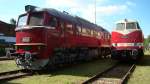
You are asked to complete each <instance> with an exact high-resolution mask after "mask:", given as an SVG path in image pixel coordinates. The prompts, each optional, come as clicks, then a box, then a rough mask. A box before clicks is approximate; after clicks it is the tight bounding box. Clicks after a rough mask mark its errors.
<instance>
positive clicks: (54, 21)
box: [46, 15, 61, 51]
mask: <svg viewBox="0 0 150 84" xmlns="http://www.w3.org/2000/svg"><path fill="white" fill-rule="evenodd" d="M46 21H47V22H46V25H47V26H48V28H49V29H48V30H47V31H46V32H47V45H48V48H49V49H48V51H49V50H50V49H52V48H57V47H59V46H60V37H61V36H60V32H61V31H60V25H59V18H58V17H55V16H53V15H47V20H46Z"/></svg>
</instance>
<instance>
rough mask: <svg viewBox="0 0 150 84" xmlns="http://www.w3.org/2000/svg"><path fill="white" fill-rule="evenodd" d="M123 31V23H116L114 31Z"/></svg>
mask: <svg viewBox="0 0 150 84" xmlns="http://www.w3.org/2000/svg"><path fill="white" fill-rule="evenodd" d="M124 29H125V23H118V24H117V26H116V30H124Z"/></svg>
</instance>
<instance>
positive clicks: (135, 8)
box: [0, 0, 150, 37]
mask: <svg viewBox="0 0 150 84" xmlns="http://www.w3.org/2000/svg"><path fill="white" fill-rule="evenodd" d="M25 5H35V6H38V7H40V8H54V9H56V10H59V11H66V12H68V13H69V14H71V15H73V16H79V17H82V18H84V19H86V20H88V21H90V22H93V23H94V22H95V0H0V20H1V21H4V22H7V23H10V19H11V18H14V19H16V20H17V18H18V16H19V15H20V14H22V13H25V10H24V6H25ZM149 8H150V1H149V0H96V24H97V25H100V26H102V27H103V28H105V29H107V30H108V31H109V32H111V31H112V30H113V29H114V28H115V24H116V22H117V21H119V20H122V19H125V18H126V19H132V20H137V21H138V22H139V25H140V26H141V29H142V30H143V32H144V36H145V37H147V36H148V35H150V21H149V20H150V9H149Z"/></svg>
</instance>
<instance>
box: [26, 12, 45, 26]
mask: <svg viewBox="0 0 150 84" xmlns="http://www.w3.org/2000/svg"><path fill="white" fill-rule="evenodd" d="M43 15H44V14H43V13H42V12H39V13H32V14H30V17H29V23H28V24H29V25H31V26H40V25H43V18H44V16H43Z"/></svg>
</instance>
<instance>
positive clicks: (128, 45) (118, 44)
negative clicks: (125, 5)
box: [111, 19, 144, 60]
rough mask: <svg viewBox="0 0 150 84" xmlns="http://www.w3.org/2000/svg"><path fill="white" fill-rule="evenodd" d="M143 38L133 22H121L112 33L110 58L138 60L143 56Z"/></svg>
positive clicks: (138, 27) (136, 23)
mask: <svg viewBox="0 0 150 84" xmlns="http://www.w3.org/2000/svg"><path fill="white" fill-rule="evenodd" d="M143 41H144V36H143V33H142V30H141V28H140V26H139V24H138V22H137V21H135V20H127V19H125V20H121V21H118V22H117V25H116V29H115V30H114V31H112V38H111V43H112V52H111V55H112V58H114V59H121V60H131V59H132V60H139V59H141V57H142V56H143Z"/></svg>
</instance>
